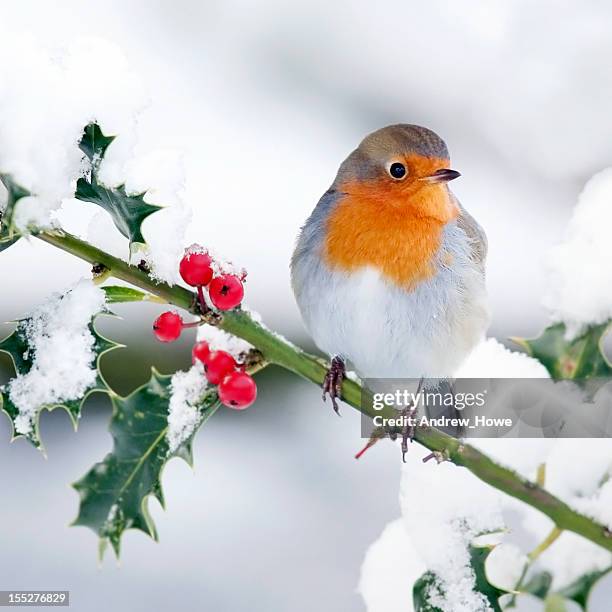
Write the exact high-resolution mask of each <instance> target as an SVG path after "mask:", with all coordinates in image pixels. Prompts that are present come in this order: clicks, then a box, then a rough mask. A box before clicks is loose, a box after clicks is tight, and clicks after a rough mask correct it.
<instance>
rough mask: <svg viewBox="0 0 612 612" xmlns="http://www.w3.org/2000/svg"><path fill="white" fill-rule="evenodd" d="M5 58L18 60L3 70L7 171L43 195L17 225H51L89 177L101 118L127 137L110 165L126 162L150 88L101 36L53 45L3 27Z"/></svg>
mask: <svg viewBox="0 0 612 612" xmlns="http://www.w3.org/2000/svg"><path fill="white" fill-rule="evenodd" d="M0 55H1V56H2V57H10V58H11V60H10V61H5V62H2V64H1V65H0V83H2V88H1V89H0V145H1V146H0V172H3V173H8V174H11V175H12V176H13V178H14V179H15V180H16V181H17V182H18V183H19V184H21V185H23V186H24V187H26V188H27V189H28V190H29V191H30V192H31V193H32V194H33V195H34V196H36V197H35V198H28V199H27V200H23V201H20V202H19V203H18V205H17V208H16V210H15V223H16V225H17V227H18V228H19V229H22V230H25V229H26V228H27V227H28V226H32V225H34V226H38V227H44V226H48V225H49V224H50V223H51V213H52V212H53V211H55V210H57V209H58V208H59V207H60V205H61V202H62V200H63V199H65V198H70V197H71V196H72V194H73V182H74V180H75V179H76V178H77V177H78V176H79V175H80V174H81V173H82V170H83V168H82V157H83V154H82V152H81V151H80V150H79V148H78V146H77V145H78V141H79V140H80V138H81V135H82V132H83V128H84V127H85V125H86V124H88V123H89V122H91V121H93V120H97V121H98V122H99V123H100V124H101V125H102V127H103V130H104V131H105V133H107V134H116V133H121V135H122V138H121V141H119V140H117V141H116V142H115V143H113V146H112V147H111V149H109V160H106V161H105V165H106V166H107V170H110V169H111V168H112V166H113V164H115V165H116V164H122V163H123V156H124V154H125V151H126V150H129V149H130V148H131V146H132V141H131V138H130V136H131V135H132V134H133V129H134V116H135V112H136V110H137V109H139V108H141V107H142V106H143V102H144V100H145V97H144V94H143V89H142V86H141V84H140V82H139V80H138V79H137V78H136V76H135V75H134V74H133V73H132V72H131V71H130V69H129V67H128V65H127V62H126V60H125V57H124V56H123V54H122V53H121V51H120V50H119V48H118V47H117V46H116V45H114V44H112V43H110V42H107V41H104V40H101V39H96V38H79V39H76V40H74V41H73V42H70V43H69V44H67V45H66V46H64V47H61V48H47V47H45V46H43V45H42V44H41V43H40V42H39V41H38V40H36V39H35V38H34V37H33V36H31V35H24V34H15V33H11V32H8V31H6V30H4V28H2V27H0ZM88 75H94V78H87V77H88ZM41 105H42V106H43V107H44V112H41Z"/></svg>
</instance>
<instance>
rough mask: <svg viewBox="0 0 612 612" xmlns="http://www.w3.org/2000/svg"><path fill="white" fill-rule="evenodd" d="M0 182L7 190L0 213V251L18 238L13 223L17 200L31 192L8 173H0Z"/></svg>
mask: <svg viewBox="0 0 612 612" xmlns="http://www.w3.org/2000/svg"><path fill="white" fill-rule="evenodd" d="M0 182H2V184H3V185H4V187H5V188H6V191H7V198H6V206H5V207H4V209H3V210H2V212H1V213H0V251H4V250H5V249H8V248H9V247H10V246H12V245H13V244H15V242H17V240H19V238H20V235H19V233H17V232H16V231H15V227H14V225H13V217H14V216H15V207H16V206H17V202H19V200H21V198H26V197H28V196H30V195H32V194H31V193H30V192H29V191H28V190H27V189H25V188H24V187H22V186H21V185H19V184H18V183H16V182H15V181H14V180H13V178H12V177H11V175H10V174H1V173H0Z"/></svg>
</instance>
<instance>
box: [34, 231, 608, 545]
mask: <svg viewBox="0 0 612 612" xmlns="http://www.w3.org/2000/svg"><path fill="white" fill-rule="evenodd" d="M34 235H35V236H36V237H37V238H39V239H40V240H43V241H44V242H47V243H49V244H52V245H53V246H56V247H58V248H60V249H62V250H64V251H66V252H68V253H71V254H72V255H76V256H77V257H80V258H81V259H84V260H85V261H87V262H89V263H90V264H93V263H96V262H97V263H101V264H103V265H105V266H106V267H107V268H108V269H109V270H110V273H111V274H112V275H113V276H115V277H116V278H119V279H121V280H124V281H127V282H128V283H131V284H132V285H135V286H137V287H140V288H141V289H144V290H146V291H148V292H150V293H152V294H153V295H156V296H158V297H159V298H161V299H163V300H165V301H166V302H168V303H169V304H172V305H174V306H177V307H179V308H183V309H184V310H187V311H189V312H191V313H193V314H201V313H200V306H196V304H197V302H196V295H195V294H194V293H193V292H191V291H189V290H187V289H185V288H184V287H180V286H177V285H174V286H170V285H168V284H166V283H157V282H156V281H155V280H153V279H151V278H150V277H149V275H148V274H146V273H145V272H143V271H142V270H139V269H138V268H136V267H135V266H131V265H129V264H128V263H127V262H125V261H123V260H121V259H118V258H116V257H113V256H112V255H110V254H108V253H106V252H104V251H102V250H100V249H98V248H97V247H94V246H93V245H91V244H89V243H88V242H85V241H84V240H81V239H80V238H77V237H76V236H73V235H71V234H69V233H67V232H65V231H63V230H61V229H54V230H47V231H42V232H39V233H37V234H34ZM218 326H219V327H220V328H221V329H223V330H225V331H226V332H229V333H230V334H233V335H235V336H238V337H240V338H243V339H244V340H246V341H247V342H249V343H250V344H252V345H253V346H254V347H255V348H256V349H258V350H259V351H260V352H261V353H262V354H263V356H264V359H265V360H266V362H268V363H274V364H277V365H279V366H281V367H283V368H285V369H287V370H290V371H291V372H294V373H295V374H298V375H300V376H302V377H303V378H305V379H307V380H309V381H311V382H313V383H315V384H317V385H319V386H321V385H322V384H323V380H324V378H325V374H326V372H327V370H328V368H329V364H328V363H326V362H325V361H323V360H322V359H320V358H318V357H315V356H314V355H310V354H308V353H306V352H305V351H303V350H302V349H300V348H299V347H296V346H295V345H293V344H291V343H290V342H288V341H287V340H285V339H283V338H282V337H281V336H279V335H278V334H275V333H274V332H273V331H271V330H269V329H267V328H266V327H264V326H263V325H262V324H261V323H259V322H258V321H256V320H255V319H254V318H252V317H251V316H250V314H249V313H248V312H245V311H244V310H242V309H235V310H228V311H227V312H225V313H224V314H223V316H222V317H220V318H219V319H218ZM342 398H343V400H344V401H345V402H346V404H348V405H349V406H352V407H353V408H355V409H357V410H358V411H359V412H361V413H362V414H364V415H365V416H367V417H369V418H374V417H375V416H378V417H382V418H383V419H389V420H391V419H395V418H396V417H397V411H396V410H395V409H394V408H393V407H391V406H385V407H383V409H382V410H374V408H373V402H372V396H371V394H370V392H369V391H368V390H367V389H362V387H361V386H360V385H359V384H358V383H357V382H355V381H354V380H351V379H350V378H345V379H344V381H343V383H342ZM389 433H392V432H391V431H390V432H389ZM395 433H396V435H401V429H398V430H397V431H395ZM414 438H415V440H416V441H417V442H419V443H420V444H422V445H423V446H425V447H426V448H428V449H429V450H431V451H438V452H441V453H444V456H445V457H448V460H449V461H451V462H453V463H454V464H455V465H458V466H462V467H465V468H466V469H468V470H470V471H471V472H472V473H473V474H474V475H475V476H477V477H478V478H480V479H481V480H482V481H484V482H486V483H487V484H489V485H491V486H493V487H495V488H496V489H499V490H500V491H503V492H505V493H507V494H508V495H511V496H512V497H515V498H517V499H519V500H521V501H523V502H525V503H526V504H529V505H530V506H532V507H533V508H536V509H537V510H539V511H540V512H542V513H543V514H545V515H546V516H548V517H549V518H550V519H552V521H553V522H554V523H555V525H556V526H557V527H558V528H559V529H562V530H567V531H572V532H574V533H577V534H579V535H581V536H583V537H584V538H586V539H588V540H590V541H591V542H594V543H595V544H598V545H599V546H601V547H602V548H605V549H606V550H609V551H612V532H611V531H610V530H609V529H608V528H606V527H604V526H603V525H602V524H600V523H598V522H597V521H595V520H594V519H592V518H590V517H588V516H586V515H584V514H581V513H580V512H577V511H576V510H574V509H573V508H571V507H570V506H568V505H567V504H566V503H565V502H563V501H562V500H560V499H559V498H557V497H555V496H554V495H552V494H551V493H549V492H548V491H547V490H546V489H544V488H543V487H542V486H540V485H538V484H537V483H536V482H533V481H530V480H527V479H526V478H523V477H522V476H520V475H519V474H517V473H516V472H514V471H513V470H511V469H509V468H507V467H504V466H503V465H500V464H498V463H496V462H495V461H493V459H491V458H490V457H489V456H487V455H485V454H484V453H482V452H481V451H479V450H478V449H477V448H475V447H474V446H471V445H469V444H466V443H464V442H462V441H460V440H457V439H455V438H453V437H451V436H449V435H447V434H445V433H444V432H442V431H440V430H439V429H436V428H435V427H430V426H425V425H421V426H419V427H417V428H416V431H415V435H414Z"/></svg>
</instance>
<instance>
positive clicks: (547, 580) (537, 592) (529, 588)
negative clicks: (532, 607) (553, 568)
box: [520, 572, 553, 599]
mask: <svg viewBox="0 0 612 612" xmlns="http://www.w3.org/2000/svg"><path fill="white" fill-rule="evenodd" d="M552 580H553V577H552V574H550V573H549V572H538V573H537V574H533V576H531V577H530V578H529V580H528V581H527V582H526V583H525V584H524V585H522V586H521V587H520V591H521V593H529V594H530V595H533V596H534V597H538V598H539V599H545V598H546V596H547V595H548V592H549V591H550V585H551V584H552Z"/></svg>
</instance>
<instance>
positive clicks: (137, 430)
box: [73, 370, 219, 556]
mask: <svg viewBox="0 0 612 612" xmlns="http://www.w3.org/2000/svg"><path fill="white" fill-rule="evenodd" d="M170 381H171V377H170V376H162V375H160V374H158V373H157V372H156V371H155V370H153V372H152V375H151V379H150V380H149V382H147V383H146V384H145V385H143V386H142V387H140V388H138V389H136V391H134V392H133V393H132V394H131V395H128V396H127V397H119V396H116V395H113V396H112V397H111V399H112V402H113V416H112V418H111V424H110V432H111V435H112V437H113V450H112V451H111V452H110V453H109V454H108V455H107V456H106V457H105V458H104V460H103V461H101V462H100V463H97V464H96V465H94V467H93V468H92V469H91V470H90V471H89V472H88V473H87V474H86V475H85V476H84V477H83V478H82V479H81V480H79V481H78V482H76V483H75V484H74V485H73V486H74V488H75V489H76V490H77V491H78V493H79V496H80V507H79V514H78V516H77V518H76V519H75V521H74V523H73V525H82V526H85V527H89V528H90V529H92V530H93V531H94V532H96V533H97V534H98V536H99V537H100V545H101V546H100V552H101V554H103V552H104V549H105V547H106V545H107V543H110V544H111V546H112V547H113V549H114V551H115V554H116V555H117V556H119V553H120V545H121V536H122V534H123V532H124V531H125V530H126V529H138V530H140V531H143V532H144V533H146V534H148V535H150V536H151V537H152V538H153V539H157V532H156V530H155V526H154V525H153V522H152V520H151V517H150V515H149V511H148V498H149V496H151V495H152V496H153V497H155V498H156V499H157V500H158V501H159V503H160V504H161V505H162V507H163V506H164V498H163V493H162V486H161V472H162V469H163V467H164V465H165V464H166V462H167V461H168V460H169V459H170V458H172V457H182V458H183V459H184V460H185V461H187V462H188V463H189V464H190V465H191V462H192V440H193V435H194V434H195V430H194V431H193V432H191V435H189V437H188V438H187V439H186V440H185V441H184V442H183V443H182V444H180V445H179V446H178V448H177V449H176V450H175V451H173V452H171V450H170V447H169V444H168V440H167V437H166V434H167V432H168V410H169V402H170ZM218 406H219V404H218V399H217V394H216V392H215V391H214V389H210V390H208V391H207V392H206V393H205V395H204V397H203V398H202V400H201V402H200V403H199V404H198V409H199V410H200V412H201V417H202V418H201V421H200V423H199V425H198V427H200V426H201V425H202V424H203V423H204V422H206V421H207V420H208V419H209V418H210V417H211V416H212V415H213V414H214V413H215V411H216V410H217V408H218ZM196 429H197V428H196Z"/></svg>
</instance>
